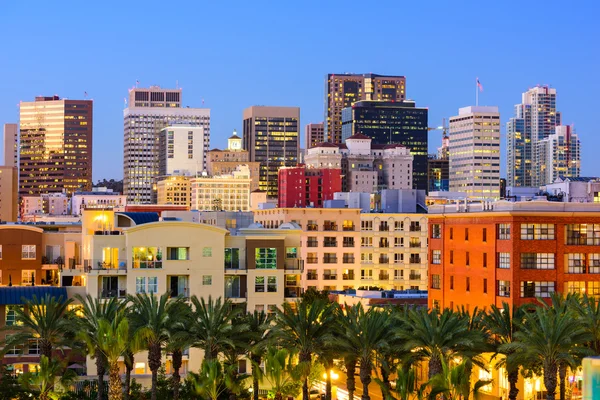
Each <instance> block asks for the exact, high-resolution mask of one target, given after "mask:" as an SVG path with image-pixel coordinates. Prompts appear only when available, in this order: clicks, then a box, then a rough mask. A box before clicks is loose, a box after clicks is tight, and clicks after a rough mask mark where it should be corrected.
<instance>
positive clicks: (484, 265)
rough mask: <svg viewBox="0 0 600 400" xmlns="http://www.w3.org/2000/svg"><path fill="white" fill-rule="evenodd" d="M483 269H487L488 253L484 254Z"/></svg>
mask: <svg viewBox="0 0 600 400" xmlns="http://www.w3.org/2000/svg"><path fill="white" fill-rule="evenodd" d="M483 268H487V253H483Z"/></svg>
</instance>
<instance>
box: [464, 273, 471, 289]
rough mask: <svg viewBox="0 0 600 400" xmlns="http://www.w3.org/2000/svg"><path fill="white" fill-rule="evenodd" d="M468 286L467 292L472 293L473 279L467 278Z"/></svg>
mask: <svg viewBox="0 0 600 400" xmlns="http://www.w3.org/2000/svg"><path fill="white" fill-rule="evenodd" d="M465 285H466V286H465V287H466V291H467V292H470V291H471V278H470V277H468V276H467V282H466V284H465Z"/></svg>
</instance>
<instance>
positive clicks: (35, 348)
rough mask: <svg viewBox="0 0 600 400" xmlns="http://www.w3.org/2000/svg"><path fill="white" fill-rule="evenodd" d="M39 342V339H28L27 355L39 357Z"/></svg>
mask: <svg viewBox="0 0 600 400" xmlns="http://www.w3.org/2000/svg"><path fill="white" fill-rule="evenodd" d="M40 353H41V351H40V341H39V339H30V340H29V341H28V342H27V354H29V355H40Z"/></svg>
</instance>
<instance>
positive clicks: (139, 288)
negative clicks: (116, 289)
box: [135, 276, 146, 293]
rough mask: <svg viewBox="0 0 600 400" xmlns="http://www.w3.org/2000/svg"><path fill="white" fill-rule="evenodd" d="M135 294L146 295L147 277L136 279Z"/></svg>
mask: <svg viewBox="0 0 600 400" xmlns="http://www.w3.org/2000/svg"><path fill="white" fill-rule="evenodd" d="M135 292H136V293H146V277H144V276H138V277H136V278H135Z"/></svg>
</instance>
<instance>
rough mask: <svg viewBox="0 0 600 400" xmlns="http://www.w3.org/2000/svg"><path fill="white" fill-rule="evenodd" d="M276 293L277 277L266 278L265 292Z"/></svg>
mask: <svg viewBox="0 0 600 400" xmlns="http://www.w3.org/2000/svg"><path fill="white" fill-rule="evenodd" d="M276 291H277V277H276V276H267V292H269V293H274V292H276Z"/></svg>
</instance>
